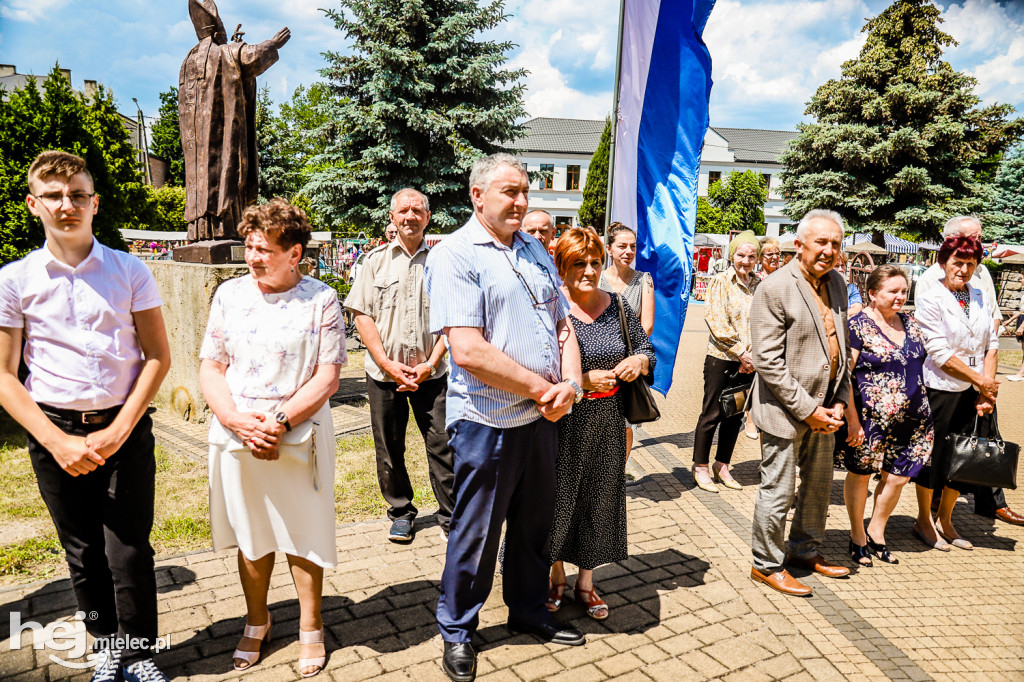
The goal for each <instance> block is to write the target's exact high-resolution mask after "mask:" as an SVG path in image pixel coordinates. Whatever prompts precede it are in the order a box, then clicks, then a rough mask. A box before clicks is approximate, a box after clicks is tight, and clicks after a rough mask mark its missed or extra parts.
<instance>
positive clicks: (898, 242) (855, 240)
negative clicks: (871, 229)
mask: <svg viewBox="0 0 1024 682" xmlns="http://www.w3.org/2000/svg"><path fill="white" fill-rule="evenodd" d="M884 236H885V250H886V251H888V252H889V253H917V244H916V243H915V242H911V241H907V240H906V239H901V238H899V237H897V236H896V235H892V234H889V233H888V232H886V233H885V234H884ZM869 241H871V235H870V234H868V233H866V232H859V233H857V234H851V235H850V236H849V237H847V238H846V239H844V240H843V248H844V249H845V248H846V247H849V246H853V245H854V244H860V243H861V242H869Z"/></svg>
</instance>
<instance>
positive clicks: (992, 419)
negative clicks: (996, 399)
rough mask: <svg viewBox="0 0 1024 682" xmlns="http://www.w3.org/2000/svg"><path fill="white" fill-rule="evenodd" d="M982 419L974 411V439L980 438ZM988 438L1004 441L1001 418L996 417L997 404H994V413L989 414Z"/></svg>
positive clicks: (972, 436)
mask: <svg viewBox="0 0 1024 682" xmlns="http://www.w3.org/2000/svg"><path fill="white" fill-rule="evenodd" d="M980 419H981V416H980V415H979V414H978V413H977V412H975V413H974V430H973V431H971V438H972V439H973V440H978V421H979V420H980ZM988 439H989V440H994V441H996V442H997V443H1002V442H1003V437H1002V435H1001V434H1000V433H999V420H998V419H997V418H996V406H995V405H993V406H992V414H991V415H989V426H988Z"/></svg>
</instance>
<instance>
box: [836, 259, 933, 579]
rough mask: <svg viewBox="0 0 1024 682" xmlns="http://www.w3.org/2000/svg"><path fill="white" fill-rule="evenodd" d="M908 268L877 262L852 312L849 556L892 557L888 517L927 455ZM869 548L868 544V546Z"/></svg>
mask: <svg viewBox="0 0 1024 682" xmlns="http://www.w3.org/2000/svg"><path fill="white" fill-rule="evenodd" d="M908 287H909V284H908V282H907V276H906V273H904V272H903V269H902V268H900V267H899V266H898V265H883V266H881V267H878V268H876V269H875V271H874V272H872V273H871V276H870V277H869V278H868V281H867V289H868V298H869V299H870V304H869V305H868V307H866V308H864V310H862V311H861V312H860V313H858V314H856V315H854V316H853V317H851V318H850V321H849V328H850V354H851V358H850V366H851V367H853V390H852V393H853V399H852V400H850V401H849V403H848V404H847V407H846V420H847V422H848V424H849V430H848V433H849V435H848V436H847V439H846V443H847V445H848V446H849V447H847V448H845V458H844V459H845V462H844V463H845V465H846V469H847V472H848V473H847V476H846V483H845V485H844V486H843V497H844V498H845V499H846V509H847V511H848V512H849V514H850V557H851V558H852V559H853V561H854V562H855V563H857V564H860V565H861V566H870V565H871V554H872V553H873V554H875V555H876V556H877V557H878V558H879V559H881V560H882V561H885V562H888V563H891V564H896V563H899V560H898V559H896V558H894V557H893V556H892V554H891V553H890V552H889V550H888V549H887V548H886V546H885V524H886V523H887V522H888V521H889V515H890V514H892V511H893V509H895V508H896V503H897V502H899V499H900V493H901V492H902V491H903V486H904V485H906V483H907V481H909V480H910V479H911V478H913V477H914V476H916V475H917V474H918V472H920V471H921V469H922V468H923V467H924V466H925V465H926V464H927V463H928V460H929V458H930V456H931V452H932V442H933V440H934V428H933V425H932V415H931V410H930V408H929V406H928V396H927V393H926V392H925V385H924V374H923V369H924V361H925V358H926V357H927V353H926V351H925V347H924V334H923V333H922V331H921V327H920V326H919V325H918V324H917V322H916V321H915V320H914V318H912V317H910V316H909V315H907V314H905V313H902V312H900V309H901V308H902V307H903V304H904V303H906V301H907V289H908ZM879 469H881V472H882V481H881V483H879V485H878V487H877V488H876V489H875V503H874V507H873V509H872V511H871V521H870V522H869V524H868V527H867V530H865V528H864V507H865V505H866V503H867V496H868V483H869V481H870V479H871V475H872V474H874V473H875V472H877V471H879ZM869 548H870V551H869Z"/></svg>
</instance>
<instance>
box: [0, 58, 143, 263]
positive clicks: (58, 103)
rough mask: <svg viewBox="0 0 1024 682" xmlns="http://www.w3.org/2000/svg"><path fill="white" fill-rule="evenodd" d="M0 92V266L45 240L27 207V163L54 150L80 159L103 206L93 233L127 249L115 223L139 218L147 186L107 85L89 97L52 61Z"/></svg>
mask: <svg viewBox="0 0 1024 682" xmlns="http://www.w3.org/2000/svg"><path fill="white" fill-rule="evenodd" d="M42 85H43V88H42V90H43V91H42V92H40V89H39V88H38V87H37V86H36V83H35V81H34V80H32V79H29V81H28V83H26V84H25V86H24V87H22V88H19V89H17V90H14V91H13V92H10V93H4V95H5V98H0V265H3V264H6V263H9V262H10V261H12V260H16V259H18V258H21V257H23V256H24V255H25V254H26V253H28V252H29V251H31V250H32V249H35V248H38V247H40V246H42V244H43V241H44V240H45V235H44V234H43V226H42V225H41V224H40V223H39V220H38V219H37V218H36V217H35V216H33V215H32V214H31V213H29V211H28V207H27V206H26V205H25V194H26V193H27V192H28V168H29V166H30V165H31V164H32V161H33V159H35V157H36V156H37V155H38V154H39V152H41V151H44V150H47V149H59V150H62V151H66V152H71V153H73V154H78V155H79V156H81V157H83V158H84V159H85V162H86V165H87V166H88V167H89V171H90V173H91V174H92V176H93V180H94V182H95V187H96V193H97V194H99V196H100V210H99V213H97V215H96V217H95V219H94V220H93V233H94V234H95V235H96V238H97V239H99V241H101V242H102V243H104V244H106V245H107V246H110V247H113V248H119V249H124V240H123V239H121V233H120V232H119V231H118V228H121V227H132V226H133V225H135V224H138V222H139V217H138V214H139V212H140V210H142V209H144V208H145V202H146V193H145V190H144V188H143V185H142V175H141V173H140V171H139V168H138V156H137V153H136V151H135V149H134V147H132V145H131V142H130V140H129V135H128V130H127V129H126V128H125V127H124V124H123V123H122V118H121V115H120V114H118V113H117V111H116V109H115V108H114V100H113V97H112V96H111V95H110V93H109V92H108V91H105V90H103V89H101V90H100V91H99V92H98V93H97V94H96V96H95V97H93V98H92V99H89V100H87V99H86V98H85V97H83V96H82V95H79V94H77V93H76V92H75V91H74V90H72V89H71V84H70V83H69V82H68V80H67V78H66V77H65V76H64V75H63V74H62V73H61V72H60V69H59V68H58V67H57V66H54V68H53V70H52V71H51V72H50V74H49V76H47V78H46V80H45V81H44V82H43V84H42Z"/></svg>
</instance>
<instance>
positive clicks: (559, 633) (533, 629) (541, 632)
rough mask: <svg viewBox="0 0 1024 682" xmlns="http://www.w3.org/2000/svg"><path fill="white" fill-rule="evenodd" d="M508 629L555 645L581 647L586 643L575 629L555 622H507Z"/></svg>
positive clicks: (579, 631) (583, 637)
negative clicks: (534, 636)
mask: <svg viewBox="0 0 1024 682" xmlns="http://www.w3.org/2000/svg"><path fill="white" fill-rule="evenodd" d="M508 629H509V630H511V631H512V632H518V633H523V634H527V635H536V636H537V637H540V638H541V639H543V640H544V641H545V642H554V643H555V644H565V645H567V646H583V645H584V644H586V643H587V638H586V636H585V635H584V634H583V632H582V631H581V630H577V629H576V628H571V627H568V626H566V625H560V624H558V623H555V622H547V623H521V622H519V621H515V620H509V622H508Z"/></svg>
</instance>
